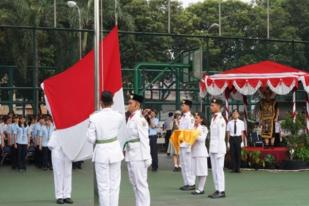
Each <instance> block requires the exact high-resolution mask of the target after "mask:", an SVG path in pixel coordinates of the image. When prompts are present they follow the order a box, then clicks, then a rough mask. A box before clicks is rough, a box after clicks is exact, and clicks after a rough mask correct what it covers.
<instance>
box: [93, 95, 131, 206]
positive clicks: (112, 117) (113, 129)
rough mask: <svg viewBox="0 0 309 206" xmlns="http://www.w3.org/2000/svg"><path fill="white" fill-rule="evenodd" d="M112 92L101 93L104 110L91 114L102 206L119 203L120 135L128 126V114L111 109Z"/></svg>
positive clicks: (112, 205) (95, 162) (121, 154)
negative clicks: (126, 118) (126, 122)
mask: <svg viewBox="0 0 309 206" xmlns="http://www.w3.org/2000/svg"><path fill="white" fill-rule="evenodd" d="M112 105H113V94H112V93H111V92H109V91H104V92H103V93H102V95H101V107H102V110H101V111H99V112H96V113H94V114H92V115H91V116H90V124H89V127H88V132H87V136H88V141H89V142H90V143H92V144H95V148H94V153H93V158H92V161H93V162H94V165H95V173H96V180H97V187H98V192H99V202H100V206H118V202H119V189H120V181H121V161H122V160H123V153H122V148H121V146H120V143H119V138H120V137H119V136H120V134H121V131H122V129H123V128H125V117H124V116H123V115H121V114H120V113H119V112H116V111H114V110H112V108H111V107H112Z"/></svg>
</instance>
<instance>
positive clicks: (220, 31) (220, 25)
mask: <svg viewBox="0 0 309 206" xmlns="http://www.w3.org/2000/svg"><path fill="white" fill-rule="evenodd" d="M221 1H222V0H219V5H218V7H219V8H218V10H219V36H221V34H222V30H221V28H222V24H221V3H222V2H221Z"/></svg>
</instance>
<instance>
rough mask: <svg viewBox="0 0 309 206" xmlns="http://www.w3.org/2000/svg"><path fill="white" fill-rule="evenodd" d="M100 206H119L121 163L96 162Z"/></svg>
mask: <svg viewBox="0 0 309 206" xmlns="http://www.w3.org/2000/svg"><path fill="white" fill-rule="evenodd" d="M95 173H96V178H97V186H98V192H99V200H100V206H118V202H119V188H120V180H121V162H115V163H100V162H95Z"/></svg>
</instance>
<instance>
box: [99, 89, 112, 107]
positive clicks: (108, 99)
mask: <svg viewBox="0 0 309 206" xmlns="http://www.w3.org/2000/svg"><path fill="white" fill-rule="evenodd" d="M113 98H114V95H113V93H111V92H110V91H103V92H102V94H101V101H102V102H103V103H104V104H112V103H113Z"/></svg>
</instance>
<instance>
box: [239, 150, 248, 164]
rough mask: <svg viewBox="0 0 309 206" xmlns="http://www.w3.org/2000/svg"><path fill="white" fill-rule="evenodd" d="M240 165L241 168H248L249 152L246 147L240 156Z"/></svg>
mask: <svg viewBox="0 0 309 206" xmlns="http://www.w3.org/2000/svg"><path fill="white" fill-rule="evenodd" d="M240 160H241V162H240V166H241V168H248V166H249V165H248V152H247V151H246V150H244V149H242V150H241V156H240Z"/></svg>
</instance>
